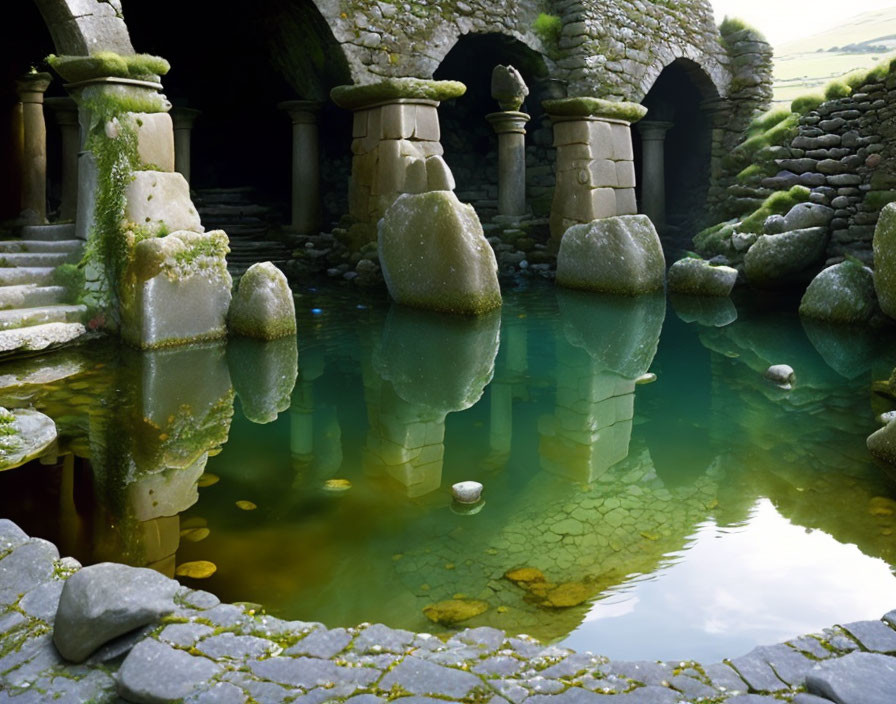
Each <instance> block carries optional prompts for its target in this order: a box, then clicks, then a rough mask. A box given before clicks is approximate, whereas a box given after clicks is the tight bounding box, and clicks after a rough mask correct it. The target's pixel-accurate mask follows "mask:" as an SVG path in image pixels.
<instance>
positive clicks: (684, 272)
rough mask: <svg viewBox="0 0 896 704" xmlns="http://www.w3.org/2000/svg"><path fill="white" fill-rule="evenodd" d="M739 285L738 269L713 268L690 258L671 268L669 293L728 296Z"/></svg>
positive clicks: (706, 262) (702, 260)
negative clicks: (735, 285) (736, 284)
mask: <svg viewBox="0 0 896 704" xmlns="http://www.w3.org/2000/svg"><path fill="white" fill-rule="evenodd" d="M735 283H737V269H732V268H731V267H730V266H713V265H712V264H710V263H709V262H708V261H706V260H704V259H694V258H691V257H688V258H686V259H682V260H680V261H677V262H675V263H674V264H673V265H672V266H671V267H670V268H669V291H670V292H673V293H685V294H691V295H696V296H728V295H729V294H730V293H731V289H733V288H734V284H735Z"/></svg>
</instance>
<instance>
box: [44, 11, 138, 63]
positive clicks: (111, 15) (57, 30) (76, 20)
mask: <svg viewBox="0 0 896 704" xmlns="http://www.w3.org/2000/svg"><path fill="white" fill-rule="evenodd" d="M34 2H35V4H36V5H37V8H38V10H40V13H41V15H42V16H43V18H44V21H45V22H46V23H47V28H48V29H49V30H50V35H51V36H52V37H53V43H54V44H55V45H56V53H58V54H72V55H79V56H86V55H88V54H95V53H96V52H98V51H114V52H115V53H117V54H125V55H127V54H133V53H134V48H133V46H131V39H130V37H129V35H128V30H127V26H126V25H125V22H124V15H123V14H122V8H121V0H34Z"/></svg>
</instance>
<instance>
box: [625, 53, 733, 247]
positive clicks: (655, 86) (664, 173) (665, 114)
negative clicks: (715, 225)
mask: <svg viewBox="0 0 896 704" xmlns="http://www.w3.org/2000/svg"><path fill="white" fill-rule="evenodd" d="M720 97H721V94H720V91H719V88H718V85H717V83H716V81H715V80H713V77H712V75H711V74H710V73H709V72H707V71H706V70H704V68H703V67H701V65H700V64H699V63H697V62H696V61H694V60H693V59H690V58H686V57H679V58H676V59H675V60H673V61H670V62H668V63H666V64H665V65H664V66H663V68H662V70H661V71H659V73H657V74H656V76H655V78H654V80H653V82H652V84H651V85H650V87H649V89H648V90H647V92H646V94H645V95H644V96H643V97H642V99H641V103H642V104H643V105H644V106H645V107H647V109H648V112H647V115H646V117H645V118H644V119H643V120H642V121H641V122H639V123H637V124H636V125H635V126H634V129H633V143H634V151H635V166H636V174H637V183H638V188H637V195H638V201H639V208H640V210H641V212H644V213H646V214H647V215H649V216H650V217H651V219H653V221H654V223H655V224H656V225H657V228H658V229H659V230H660V232H661V234H662V235H663V236H664V243H665V244H666V245H667V249H668V250H669V253H670V254H671V255H672V256H677V255H678V254H679V251H678V250H679V249H684V248H686V247H687V243H688V242H690V240H691V238H692V237H693V235H694V234H695V233H696V232H697V229H698V228H699V226H700V224H701V223H702V222H703V219H704V214H703V213H704V210H705V207H706V200H707V195H708V190H709V185H710V176H711V163H712V150H713V116H712V113H711V112H710V111H709V110H708V106H712V105H716V104H718V102H719V98H720Z"/></svg>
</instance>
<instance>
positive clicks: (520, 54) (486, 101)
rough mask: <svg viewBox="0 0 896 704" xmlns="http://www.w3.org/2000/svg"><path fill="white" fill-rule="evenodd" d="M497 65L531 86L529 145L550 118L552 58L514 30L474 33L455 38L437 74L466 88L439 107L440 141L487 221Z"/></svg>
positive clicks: (460, 184)
mask: <svg viewBox="0 0 896 704" xmlns="http://www.w3.org/2000/svg"><path fill="white" fill-rule="evenodd" d="M498 64H502V65H508V64H510V65H512V66H514V67H515V68H516V69H517V70H518V71H519V72H520V73H521V74H522V77H523V80H525V82H526V84H527V86H528V87H529V91H530V93H529V97H528V98H527V100H526V101H525V102H524V103H523V106H522V108H521V110H522V111H523V112H525V113H528V114H529V115H531V117H532V120H531V121H530V123H529V125H528V126H527V131H528V132H529V133H530V136H528V137H527V142H528V143H530V144H531V143H532V141H533V138H532V136H531V133H532V132H533V131H535V130H538V129H539V128H540V127H541V126H542V122H543V121H546V116H544V112H543V109H542V107H541V100H542V99H543V98H545V97H548V96H547V95H546V91H547V90H549V80H550V76H551V74H550V67H549V64H548V61H547V60H546V57H545V56H544V55H543V54H542V53H541V52H540V51H539V49H538V48H537V47H533V45H532V44H531V43H526V42H524V41H522V40H521V39H519V38H518V37H517V36H516V35H515V34H508V33H496V32H470V33H467V34H464V35H462V36H460V37H458V38H457V40H456V41H455V42H454V43H453V45H452V47H451V50H450V51H448V52H446V53H445V54H444V57H443V59H442V61H441V63H440V65H439V67H438V69H437V70H436V71H435V72H434V74H433V76H434V78H436V79H437V80H455V81H460V82H462V83H463V84H464V85H466V86H467V92H466V94H465V95H464V96H462V97H461V98H458V99H456V100H452V101H449V102H446V103H444V104H443V105H442V106H441V107H440V108H439V115H440V120H441V123H442V145H443V147H444V148H445V160H446V161H447V162H448V165H449V166H450V167H451V169H452V172H453V173H454V176H455V179H456V181H457V192H458V196H459V197H460V199H461V200H463V201H465V202H470V203H472V204H473V205H474V207H475V208H476V210H477V212H479V214H480V217H482V218H484V219H485V218H489V217H490V216H492V215H495V214H496V212H497V203H496V198H497V188H498V181H497V178H498V165H497V144H498V143H497V136H496V135H495V132H494V129H493V128H492V126H491V125H490V124H489V123H488V121H487V120H486V115H488V114H490V113H494V112H498V111H499V110H500V108H499V106H498V104H497V102H495V100H494V99H493V98H492V97H491V75H492V70H493V69H494V67H495V66H496V65H498ZM545 163H547V161H546V159H545ZM551 185H552V184H548V186H551ZM530 195H531V194H530ZM530 200H531V198H530Z"/></svg>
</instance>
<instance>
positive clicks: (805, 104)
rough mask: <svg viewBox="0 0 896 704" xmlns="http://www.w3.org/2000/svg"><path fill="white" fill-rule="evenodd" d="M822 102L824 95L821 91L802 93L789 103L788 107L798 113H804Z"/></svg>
mask: <svg viewBox="0 0 896 704" xmlns="http://www.w3.org/2000/svg"><path fill="white" fill-rule="evenodd" d="M823 102H824V95H822V94H821V93H812V94H810V95H802V96H800V97H799V98H797V99H796V100H794V101H793V102H792V103H791V104H790V109H791V110H792V111H793V112H795V113H797V114H799V115H805V114H806V113H809V112H812V111H813V110H815V109H816V108H817V107H818V106H819V105H821V104H822V103H823Z"/></svg>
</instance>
